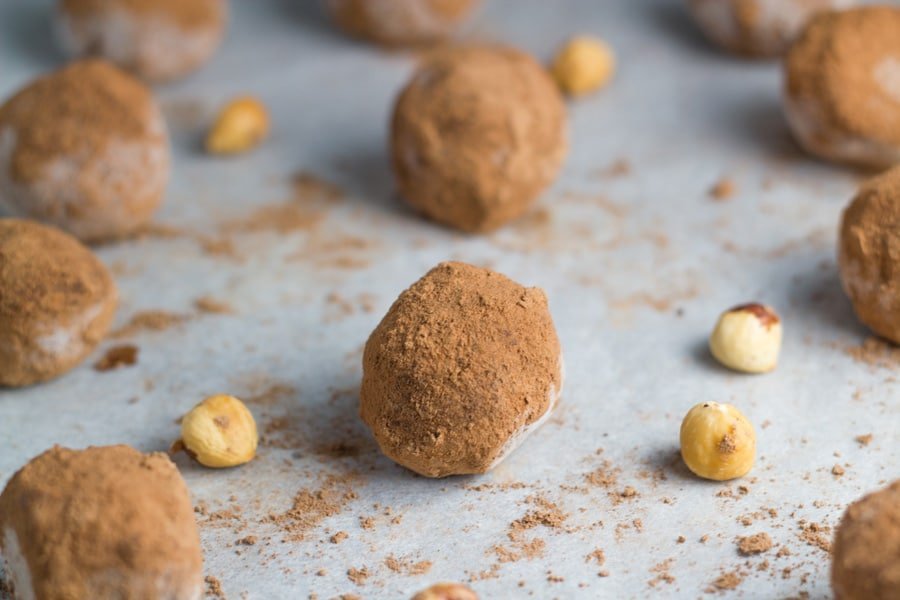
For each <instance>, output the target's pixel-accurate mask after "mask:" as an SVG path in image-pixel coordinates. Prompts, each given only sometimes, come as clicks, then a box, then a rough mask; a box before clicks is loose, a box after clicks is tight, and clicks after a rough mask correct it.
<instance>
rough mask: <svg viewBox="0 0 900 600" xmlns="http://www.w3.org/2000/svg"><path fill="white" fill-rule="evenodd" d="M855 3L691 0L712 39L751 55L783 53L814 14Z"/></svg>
mask: <svg viewBox="0 0 900 600" xmlns="http://www.w3.org/2000/svg"><path fill="white" fill-rule="evenodd" d="M854 4H856V0H688V7H689V8H690V10H691V14H693V16H694V20H695V21H696V22H697V25H698V26H699V27H700V29H701V30H702V31H703V33H704V34H705V35H706V37H707V38H709V40H710V41H711V42H713V43H714V44H716V45H717V46H720V47H721V48H723V49H725V50H727V51H729V52H732V53H734V54H737V55H740V56H745V57H748V58H773V57H776V56H781V55H782V54H784V52H785V51H786V50H787V49H788V46H789V45H790V43H791V41H792V40H793V39H794V37H796V35H797V33H798V32H799V31H800V30H801V29H802V28H803V26H804V25H805V24H806V22H807V21H808V20H809V19H810V17H812V16H813V15H815V14H816V13H819V12H822V11H825V10H838V9H842V8H848V7H850V6H853V5H854Z"/></svg>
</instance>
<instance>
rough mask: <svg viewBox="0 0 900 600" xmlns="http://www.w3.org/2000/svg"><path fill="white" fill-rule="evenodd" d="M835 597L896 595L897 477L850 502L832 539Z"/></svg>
mask: <svg viewBox="0 0 900 600" xmlns="http://www.w3.org/2000/svg"><path fill="white" fill-rule="evenodd" d="M831 584H832V587H833V588H834V594H835V598H836V599H837V600H896V599H897V598H898V597H900V481H895V482H894V483H893V484H891V485H890V486H889V487H887V488H885V489H883V490H881V491H878V492H874V493H872V494H869V495H868V496H865V497H864V498H862V499H861V500H859V501H857V502H854V503H853V504H851V505H850V507H849V508H848V509H847V511H846V512H845V513H844V518H843V519H842V520H841V524H840V526H839V527H838V530H837V534H836V536H835V540H834V559H833V562H832V569H831Z"/></svg>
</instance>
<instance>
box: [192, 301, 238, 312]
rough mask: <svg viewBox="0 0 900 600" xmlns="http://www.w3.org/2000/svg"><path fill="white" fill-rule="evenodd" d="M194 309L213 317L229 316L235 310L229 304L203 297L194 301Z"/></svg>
mask: <svg viewBox="0 0 900 600" xmlns="http://www.w3.org/2000/svg"><path fill="white" fill-rule="evenodd" d="M194 308H196V309H197V310H198V311H200V312H202V313H208V314H213V315H227V314H231V313H233V312H234V309H232V308H231V305H229V304H228V303H226V302H222V301H221V300H216V299H215V298H211V297H209V296H201V297H200V298H197V299H196V300H194Z"/></svg>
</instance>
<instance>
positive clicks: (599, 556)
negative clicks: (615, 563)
mask: <svg viewBox="0 0 900 600" xmlns="http://www.w3.org/2000/svg"><path fill="white" fill-rule="evenodd" d="M591 561H593V562H595V563H597V566H601V567H602V566H603V563H605V562H606V553H605V552H603V550H601V549H600V548H597V549H596V550H594V551H593V552H591V553H590V554H588V555H587V556H585V557H584V562H591Z"/></svg>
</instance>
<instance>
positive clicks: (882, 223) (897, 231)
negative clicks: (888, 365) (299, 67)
mask: <svg viewBox="0 0 900 600" xmlns="http://www.w3.org/2000/svg"><path fill="white" fill-rule="evenodd" d="M895 261H897V264H894V262H895ZM838 263H839V265H840V270H841V280H842V281H843V284H844V290H846V292H847V295H848V296H850V301H851V302H852V303H853V308H854V310H855V311H856V314H857V316H858V317H859V319H860V321H862V322H863V323H865V324H866V325H868V326H869V327H870V328H871V329H872V330H873V331H874V332H875V333H877V334H878V335H880V336H882V337H885V338H887V339H889V340H891V341H893V342H894V343H898V344H900V167H896V168H894V169H892V170H890V171H888V172H887V173H884V174H882V175H879V176H878V177H875V178H874V179H871V180H870V181H868V182H867V183H865V184H864V185H863V186H862V188H861V189H860V191H859V193H858V194H857V195H856V197H855V198H854V199H853V202H851V203H850V206H848V207H847V209H846V210H845V211H844V216H843V220H842V222H841V232H840V240H839V242H838Z"/></svg>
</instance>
